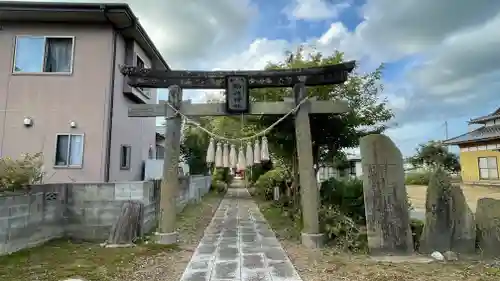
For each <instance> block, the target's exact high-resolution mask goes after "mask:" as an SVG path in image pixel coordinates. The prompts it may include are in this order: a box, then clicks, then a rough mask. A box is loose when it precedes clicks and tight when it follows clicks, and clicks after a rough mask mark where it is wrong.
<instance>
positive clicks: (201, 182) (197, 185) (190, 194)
mask: <svg viewBox="0 0 500 281" xmlns="http://www.w3.org/2000/svg"><path fill="white" fill-rule="evenodd" d="M211 179H212V178H211V177H210V176H201V175H196V176H189V177H180V178H179V181H180V182H179V184H180V185H179V194H178V197H177V212H181V211H182V210H183V209H184V207H186V205H187V204H188V203H189V202H199V201H200V200H201V198H202V197H203V196H204V195H205V194H206V193H207V192H208V191H209V190H210V184H211Z"/></svg>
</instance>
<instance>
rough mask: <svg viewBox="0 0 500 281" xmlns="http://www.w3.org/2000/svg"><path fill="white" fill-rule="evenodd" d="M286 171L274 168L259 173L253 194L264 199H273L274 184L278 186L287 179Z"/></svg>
mask: <svg viewBox="0 0 500 281" xmlns="http://www.w3.org/2000/svg"><path fill="white" fill-rule="evenodd" d="M287 174H288V173H287V172H286V170H285V169H282V168H275V169H273V170H271V171H268V172H266V173H265V174H263V175H261V176H260V177H259V178H258V179H257V181H256V182H255V184H254V185H253V186H254V187H255V194H256V195H257V196H259V197H262V198H265V199H266V200H272V199H273V191H274V187H275V186H280V185H282V184H283V183H284V181H285V180H286V179H287Z"/></svg>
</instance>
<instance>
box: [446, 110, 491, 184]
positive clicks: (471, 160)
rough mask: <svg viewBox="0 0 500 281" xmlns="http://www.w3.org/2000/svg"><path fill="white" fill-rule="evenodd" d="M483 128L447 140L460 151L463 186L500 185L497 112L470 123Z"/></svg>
mask: <svg viewBox="0 0 500 281" xmlns="http://www.w3.org/2000/svg"><path fill="white" fill-rule="evenodd" d="M469 124H479V125H482V127H480V128H478V129H476V130H474V131H471V132H469V133H466V134H463V135H461V136H458V137H455V138H452V139H449V140H446V141H445V142H444V143H445V144H448V145H458V146H459V147H460V165H461V168H462V172H461V174H462V181H463V182H464V183H466V184H486V185H488V184H500V179H499V167H500V108H499V109H497V110H496V111H495V112H493V113H492V114H489V115H487V116H483V117H479V118H475V119H472V120H471V121H469Z"/></svg>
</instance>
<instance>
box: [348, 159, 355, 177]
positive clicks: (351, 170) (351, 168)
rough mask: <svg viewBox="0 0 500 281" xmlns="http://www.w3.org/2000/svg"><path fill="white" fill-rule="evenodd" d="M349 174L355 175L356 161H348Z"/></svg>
mask: <svg viewBox="0 0 500 281" xmlns="http://www.w3.org/2000/svg"><path fill="white" fill-rule="evenodd" d="M349 175H350V176H355V175H356V162H354V161H349Z"/></svg>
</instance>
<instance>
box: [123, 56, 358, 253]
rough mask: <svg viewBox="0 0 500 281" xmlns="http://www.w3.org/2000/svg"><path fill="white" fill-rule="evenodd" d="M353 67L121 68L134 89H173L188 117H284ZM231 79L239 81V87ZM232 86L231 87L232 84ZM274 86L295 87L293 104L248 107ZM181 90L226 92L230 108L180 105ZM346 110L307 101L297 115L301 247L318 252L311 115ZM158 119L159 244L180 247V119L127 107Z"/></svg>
mask: <svg viewBox="0 0 500 281" xmlns="http://www.w3.org/2000/svg"><path fill="white" fill-rule="evenodd" d="M354 66H355V62H354V61H350V62H346V63H342V64H336V65H329V66H323V67H312V68H299V69H286V70H266V71H168V70H167V71H163V70H155V69H144V68H137V67H133V66H123V67H121V72H122V74H124V75H126V76H128V81H127V82H128V84H129V85H130V86H133V87H142V88H169V95H168V103H169V104H171V105H172V106H173V107H174V108H175V109H176V110H177V111H178V112H180V113H182V114H183V115H185V116H188V117H190V116H224V115H230V114H231V113H233V112H240V113H241V114H248V115H270V114H272V115H284V114H286V113H288V112H290V111H291V110H292V109H294V108H295V107H296V106H297V105H298V104H300V103H301V102H303V99H305V98H306V97H307V94H306V91H307V89H306V86H320V85H331V84H341V83H344V82H345V81H346V80H347V76H348V73H349V72H351V71H352V70H353V68H354ZM235 77H236V78H235ZM229 78H235V80H236V82H234V81H235V80H234V79H233V80H231V79H229ZM228 81H229V82H228ZM231 81H233V82H231ZM238 81H239V82H238ZM240 82H241V83H240ZM230 83H233V84H231V85H230ZM238 83H240V84H238ZM272 87H293V92H294V97H293V99H292V100H291V101H290V100H288V99H287V100H285V101H282V102H255V103H249V93H248V89H255V88H272ZM182 88H187V89H226V92H227V93H226V103H211V104H192V103H191V102H189V101H182ZM230 89H231V91H233V90H234V89H236V90H235V91H234V92H229V90H230ZM235 96H237V98H238V99H237V100H236V101H234V100H231V101H230V100H229V99H230V98H231V97H235ZM347 111H349V107H348V105H347V102H345V101H341V100H336V101H318V100H316V99H309V100H307V101H305V102H303V103H302V104H301V105H300V107H299V109H298V110H297V111H296V113H295V134H296V141H297V151H298V157H299V159H300V160H299V179H300V186H301V205H302V214H303V224H304V226H303V231H302V243H303V244H304V245H305V246H307V247H310V248H317V247H320V246H321V245H322V243H323V242H322V241H323V239H322V238H323V235H322V234H321V233H320V230H319V221H318V208H319V202H318V199H319V198H318V186H317V182H316V177H315V174H314V168H313V164H314V163H313V155H312V143H311V129H310V124H309V114H313V113H314V114H341V113H344V112H347ZM158 116H165V118H166V128H165V159H164V167H163V178H162V184H161V193H160V194H161V196H160V208H161V214H162V216H161V220H160V223H159V233H157V242H158V243H161V244H173V243H176V242H177V233H176V231H175V230H176V228H175V220H176V202H175V200H176V195H177V192H178V190H179V178H178V174H177V166H178V162H179V156H180V155H179V154H180V136H181V116H179V115H178V114H176V113H175V110H173V109H172V108H171V107H170V106H168V105H167V104H165V103H163V104H161V103H160V104H136V105H132V106H130V107H129V117H158Z"/></svg>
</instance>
